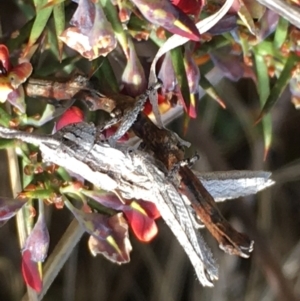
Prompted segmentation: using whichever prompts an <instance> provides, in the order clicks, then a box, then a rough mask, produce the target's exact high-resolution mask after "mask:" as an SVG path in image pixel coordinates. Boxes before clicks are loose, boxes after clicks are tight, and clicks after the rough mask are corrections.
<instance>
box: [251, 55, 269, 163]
mask: <svg viewBox="0 0 300 301" xmlns="http://www.w3.org/2000/svg"><path fill="white" fill-rule="evenodd" d="M254 57H255V65H256V73H257V80H258V94H259V100H260V104H261V106H263V105H264V104H265V103H266V101H267V99H268V97H269V96H270V82H269V74H268V68H267V65H266V63H265V60H264V58H263V56H261V55H259V54H257V53H255V55H254ZM262 126H263V133H264V145H265V153H264V159H266V156H267V154H268V151H269V148H270V146H271V143H272V120H271V115H270V114H266V115H264V118H263V120H262Z"/></svg>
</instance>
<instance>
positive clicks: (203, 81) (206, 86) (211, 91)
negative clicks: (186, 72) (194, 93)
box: [200, 75, 226, 109]
mask: <svg viewBox="0 0 300 301" xmlns="http://www.w3.org/2000/svg"><path fill="white" fill-rule="evenodd" d="M200 86H201V87H202V89H203V90H205V92H206V93H207V94H208V95H209V96H210V97H211V98H212V99H213V100H215V101H216V102H217V103H218V104H219V105H220V106H221V107H222V108H223V109H225V108H226V105H225V103H224V101H223V100H222V97H221V96H220V95H219V93H218V92H217V91H216V89H215V88H214V86H213V85H212V84H211V83H210V82H209V81H208V80H207V78H206V77H205V75H202V76H201V77H200Z"/></svg>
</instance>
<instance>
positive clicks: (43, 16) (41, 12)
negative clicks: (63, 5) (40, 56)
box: [25, 0, 53, 54]
mask: <svg viewBox="0 0 300 301" xmlns="http://www.w3.org/2000/svg"><path fill="white" fill-rule="evenodd" d="M46 3H47V1H46V0H42V1H39V5H40V6H36V10H37V14H36V18H35V20H34V23H33V26H32V29H31V32H30V36H29V41H28V44H27V46H26V50H25V54H26V53H28V52H29V49H30V48H31V46H32V45H33V44H34V43H35V42H36V41H37V39H38V38H39V37H40V35H41V33H42V32H43V30H44V29H45V27H46V24H47V22H48V20H49V17H50V15H51V13H52V10H53V7H52V6H50V7H47V8H44V9H40V8H41V7H42V6H43V5H44V4H46Z"/></svg>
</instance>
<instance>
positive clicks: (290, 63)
mask: <svg viewBox="0 0 300 301" xmlns="http://www.w3.org/2000/svg"><path fill="white" fill-rule="evenodd" d="M297 61H299V57H297V56H296V55H295V54H293V53H291V54H290V55H289V57H288V59H287V61H286V63H285V65H284V68H283V70H282V72H281V74H280V76H279V78H278V79H277V81H276V83H275V85H274V86H273V88H272V90H271V92H270V94H269V95H268V97H267V99H266V101H265V103H263V108H262V110H261V113H260V114H259V117H258V118H257V121H256V122H259V121H260V120H261V119H262V118H263V117H264V116H265V115H266V114H268V113H269V112H270V111H271V109H272V108H273V106H274V105H275V103H276V101H277V100H278V99H279V97H280V96H281V94H282V92H283V91H284V89H285V88H286V87H287V85H288V84H289V82H290V80H291V73H292V70H293V68H294V66H295V63H296V62H297Z"/></svg>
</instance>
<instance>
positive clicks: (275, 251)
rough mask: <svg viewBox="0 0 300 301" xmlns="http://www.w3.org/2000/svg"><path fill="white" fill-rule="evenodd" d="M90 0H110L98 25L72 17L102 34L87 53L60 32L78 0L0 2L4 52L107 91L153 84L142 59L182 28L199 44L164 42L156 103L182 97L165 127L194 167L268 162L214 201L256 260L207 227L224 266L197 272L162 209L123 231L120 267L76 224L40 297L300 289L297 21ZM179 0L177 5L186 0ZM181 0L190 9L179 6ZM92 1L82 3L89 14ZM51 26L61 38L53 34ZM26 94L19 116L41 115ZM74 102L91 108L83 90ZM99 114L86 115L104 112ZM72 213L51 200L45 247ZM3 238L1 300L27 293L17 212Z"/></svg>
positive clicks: (238, 4)
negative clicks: (70, 247) (206, 26)
mask: <svg viewBox="0 0 300 301" xmlns="http://www.w3.org/2000/svg"><path fill="white" fill-rule="evenodd" d="M94 2H95V3H96V4H95V5H98V8H99V7H100V8H104V9H103V11H104V15H106V18H107V20H105V24H104V25H103V26H102V25H101V22H100V23H99V24H97V27H96V28H97V30H98V31H97V32H95V31H93V28H92V27H93V26H92V25H93V24H89V27H88V28H85V27H84V26H83V24H79V23H78V22H79V21H78V20H79V19H76V20H75V21H74V22H73V24H72V26H75V27H76V26H77V28H79V29H80V30H82V34H83V36H85V37H86V36H88V41H89V42H90V43H93V42H95V41H96V40H97V42H96V44H95V45H94V46H93V47H91V49H90V52H86V50H87V48H84V47H87V46H86V45H85V46H84V47H83V50H84V51H81V55H80V54H79V53H78V52H76V51H74V50H72V49H71V48H68V47H66V46H65V45H64V44H63V43H62V40H63V41H64V42H66V40H68V35H67V34H66V33H65V35H64V33H63V32H64V30H65V29H66V28H69V27H70V26H69V22H70V20H71V18H72V17H73V18H74V13H75V11H76V9H77V4H76V3H74V2H71V1H58V0H57V1H50V2H49V4H48V6H47V7H44V6H45V4H46V3H47V1H38V0H35V1H31V0H24V1H17V0H10V1H8V0H2V1H0V18H1V20H0V21H1V42H2V43H4V44H6V45H7V46H8V48H9V50H10V55H11V60H12V62H13V63H14V64H16V62H17V60H18V58H19V57H27V58H30V62H31V63H32V65H33V75H32V76H35V77H43V78H44V77H49V76H51V77H52V78H62V77H66V78H68V77H70V76H71V75H72V73H73V72H74V71H78V70H80V71H81V72H83V73H85V74H87V75H88V76H91V75H93V76H94V77H96V78H98V84H99V89H100V91H103V92H107V91H106V90H107V87H109V88H108V90H110V91H118V90H119V87H120V86H122V87H123V90H122V91H123V92H124V91H125V94H128V95H131V96H136V95H138V94H139V93H141V92H142V91H143V90H144V89H145V87H146V86H147V84H148V83H147V80H146V78H147V77H148V74H149V67H150V64H151V62H152V60H153V58H154V56H155V54H156V52H157V49H158V47H160V46H161V45H162V43H163V42H164V40H165V39H166V37H168V36H170V33H169V32H172V33H179V34H181V35H183V36H186V37H188V38H189V39H191V40H194V41H196V42H197V43H196V42H189V44H188V46H184V47H179V48H176V49H174V50H172V51H171V52H170V53H169V54H168V55H166V56H165V58H164V62H160V65H161V66H160V77H161V79H162V80H163V82H164V87H165V89H166V90H165V98H164V99H163V102H162V103H165V104H166V103H167V106H166V107H164V108H162V107H163V106H162V105H161V106H160V108H161V109H162V111H164V112H165V111H167V110H169V109H170V103H172V106H173V110H174V111H172V110H171V111H172V112H173V113H172V114H171V115H172V117H171V118H170V119H171V120H173V119H175V117H178V115H181V112H182V109H180V110H179V111H176V110H175V109H174V107H176V104H177V103H179V105H180V107H181V108H182V107H185V113H184V114H183V115H181V116H180V117H178V118H176V119H175V120H173V121H172V123H171V124H170V128H171V129H172V130H174V131H176V132H177V133H179V134H180V135H181V136H182V137H184V138H185V139H186V140H188V141H190V142H191V143H192V146H191V148H190V149H189V150H188V152H187V155H193V154H194V152H195V150H197V151H199V152H200V157H201V159H200V161H199V162H197V166H196V169H197V170H205V171H209V170H230V169H249V170H261V169H263V170H270V171H272V172H273V179H274V180H276V185H275V186H274V187H272V188H270V189H268V190H267V191H264V192H262V193H260V194H258V195H256V196H251V197H248V198H246V199H242V200H233V201H229V202H227V203H224V204H221V205H220V209H221V211H222V213H223V214H224V216H225V217H226V218H227V219H228V220H229V221H230V222H231V223H232V224H233V226H234V227H235V228H237V229H239V230H241V231H243V232H245V233H248V234H249V236H250V237H251V238H253V239H254V240H255V250H254V252H253V254H252V256H251V258H250V259H240V258H237V257H233V256H229V255H227V254H224V253H223V252H222V251H221V250H219V249H218V247H217V245H216V242H215V241H214V240H213V239H212V238H211V237H210V236H209V235H207V232H206V230H202V232H203V235H204V236H205V239H206V241H207V242H208V245H209V246H210V247H211V248H212V250H213V253H214V255H215V258H217V262H218V264H219V267H220V277H219V280H218V281H217V282H216V284H215V287H214V288H203V287H202V286H201V285H200V284H199V283H198V281H197V279H196V276H195V273H194V271H193V269H192V267H191V265H190V262H189V260H188V258H187V257H186V255H185V253H184V251H183V250H182V249H181V247H180V246H179V245H178V243H177V241H176V239H175V238H174V237H173V235H172V234H171V232H170V230H169V229H168V228H167V227H166V225H165V224H164V222H163V221H162V220H159V221H158V226H159V233H158V235H157V237H156V238H155V239H154V240H153V241H152V242H151V243H149V244H145V243H141V242H139V241H137V240H136V239H135V238H134V236H133V235H131V242H132V245H133V252H132V253H131V262H130V263H129V264H126V265H122V266H118V265H114V264H113V263H111V262H109V261H107V260H106V259H104V258H103V257H102V256H98V257H96V258H94V257H92V256H91V255H90V254H89V252H88V250H87V247H86V244H87V238H86V237H84V238H83V239H82V240H81V242H80V244H79V245H78V247H77V248H76V249H75V250H74V251H73V253H72V256H71V257H70V258H69V260H68V261H67V263H66V265H65V267H64V268H63V269H62V271H61V272H60V273H59V274H58V276H57V278H56V279H55V281H54V283H53V285H52V286H51V287H50V289H49V291H48V293H47V294H46V296H45V297H44V300H91V301H93V300H118V301H122V300H124V301H125V300H128V301H129V300H130V301H131V300H132V301H133V300H139V301H142V300H147V301H149V300H153V301H154V300H155V301H158V300H164V301H168V300H170V301H171V300H197V301H201V300H203V301H204V300H218V301H222V300H224V301H227V300H230V301H238V300H246V301H252V300H261V301H271V300H281V301H282V300H287V301H293V300H300V286H299V281H300V277H299V276H300V259H299V258H300V240H299V237H300V227H299V226H300V203H299V202H300V187H299V186H298V184H299V179H300V160H299V159H300V130H299V120H300V119H299V117H300V115H299V114H300V113H299V111H297V108H298V104H299V83H298V78H299V65H298V62H299V58H298V55H299V42H298V41H299V36H300V32H299V29H297V28H296V27H295V26H293V25H291V24H290V23H289V22H288V21H287V20H285V19H284V18H281V17H280V16H279V15H277V14H276V13H272V12H271V11H269V10H266V9H265V7H264V6H261V5H259V4H258V2H256V1H249V0H248V1H235V6H233V7H232V9H231V11H230V13H229V14H227V16H226V17H225V18H223V19H222V21H220V22H219V23H218V24H217V26H215V27H214V28H213V29H211V30H210V31H208V32H206V33H204V34H202V35H201V36H200V37H198V36H197V33H195V32H194V28H193V27H192V26H190V23H189V21H185V20H186V19H184V18H183V19H182V17H183V15H181V14H179V15H177V13H178V12H177V11H175V12H173V11H171V12H170V16H169V17H168V18H169V19H168V18H165V19H164V18H162V20H160V21H157V20H156V19H155V18H157V19H159V16H154V17H153V18H154V19H155V20H152V19H151V18H150V17H149V16H148V15H147V10H146V12H145V11H143V10H142V8H141V7H142V6H139V5H140V3H142V2H147V3H148V11H149V10H150V11H151V9H153V8H155V7H156V5H159V4H158V3H159V1H132V2H129V1H112V2H114V3H113V4H114V5H116V6H114V5H113V4H112V2H110V1H104V0H103V1H94ZM173 2H174V4H175V5H178V7H180V6H179V4H178V2H179V3H180V1H173ZM181 2H185V4H186V5H187V3H189V2H193V1H191V0H190V1H187V0H185V1H181ZM196 2H197V3H198V4H197V6H195V3H196ZM222 3H223V1H207V3H202V2H201V1H199V2H198V1H194V3H193V4H192V5H194V6H192V11H191V10H187V11H186V13H187V14H192V15H193V16H192V19H193V20H195V21H197V20H201V19H203V18H204V17H205V16H208V15H211V14H212V13H213V12H215V11H217V10H218V9H219V7H220V5H221V4H222ZM203 4H205V5H203ZM294 4H295V5H297V4H298V3H297V1H296V3H294ZM90 5H94V4H93V2H90ZM134 5H136V6H134ZM181 5H182V4H181ZM202 5H203V6H202ZM137 7H138V8H139V9H138V8H137ZM180 8H181V9H182V10H183V11H184V9H185V8H186V6H185V5H183V7H180ZM86 9H87V8H85V10H83V12H81V13H83V14H87V13H88V12H87V10H86ZM139 10H140V11H139ZM101 11H102V9H101ZM200 11H201V12H200ZM77 12H78V11H77ZM131 12H133V14H131ZM118 13H119V14H118ZM93 14H94V15H93ZM93 14H92V15H93V18H96V15H95V11H93ZM99 14H100V13H99ZM174 15H175V17H177V18H178V19H180V20H184V21H183V24H184V25H186V26H187V29H184V30H183V31H184V32H183V33H182V32H180V31H178V30H179V29H178V27H176V26H175V25H174V24H175V23H176V22H175V21H176V20H177V19H176V18H175V19H174V20H173V19H172V17H173V16H174ZM143 16H144V17H143ZM77 17H78V16H77ZM122 18H123V19H122ZM127 18H130V19H127ZM147 18H148V19H147ZM192 19H190V20H192ZM99 20H103V16H102V18H101V17H99ZM147 20H148V21H147ZM156 21H157V22H156ZM76 22H77V23H76ZM94 22H95V21H94ZM155 22H156V23H155ZM186 22H187V23H186ZM192 23H193V22H192ZM107 24H110V25H107ZM153 24H154V25H155V27H154V28H153ZM85 25H86V24H85ZM162 28H165V29H167V31H164V30H163V29H162ZM180 28H182V27H180ZM94 29H95V28H94ZM84 30H86V31H84ZM101 30H103V31H101ZM107 31H110V32H111V33H113V35H110V34H111V33H107ZM94 34H95V35H96V37H95V36H94ZM58 35H60V36H63V35H64V36H65V39H57V36H58ZM99 37H101V38H99ZM81 38H82V37H81ZM70 39H71V42H72V41H73V40H72V39H73V38H69V40H70ZM199 40H200V43H199ZM73 42H74V41H73ZM115 47H116V48H115ZM73 48H75V50H78V49H79V46H78V47H73ZM79 52H80V51H79ZM134 52H136V54H133V53H134ZM103 55H105V56H103ZM138 58H139V62H137V61H135V60H136V59H138ZM190 58H192V61H191V60H189V59H190ZM172 62H173V66H172ZM195 66H196V69H197V70H199V71H200V72H199V74H197V72H196V71H195V70H196V69H195ZM188 67H190V68H194V69H189V68H188ZM164 68H165V69H164ZM141 70H143V71H141ZM189 70H192V71H189ZM199 83H200V86H199ZM174 99H175V100H174ZM25 103H26V114H25V115H26V116H27V115H28V116H32V115H33V114H36V113H39V114H40V115H42V113H43V110H45V107H46V104H47V101H45V99H39V98H35V99H33V98H29V97H25V100H24V104H25ZM11 104H12V106H13V107H15V108H16V107H17V106H16V105H15V104H14V103H12V102H11ZM220 104H221V105H220ZM76 105H78V106H81V107H82V108H83V109H85V110H86V108H85V107H84V106H83V105H82V104H80V102H76ZM224 106H226V109H224V108H223V107H224ZM2 107H3V108H4V106H3V105H2ZM17 108H18V107H17ZM178 112H179V113H178ZM86 113H87V114H88V112H86ZM94 114H95V116H94V115H93V114H92V116H91V117H90V119H92V120H97V118H102V117H101V116H100V114H99V115H98V112H97V113H94ZM25 115H24V113H22V112H20V110H16V109H14V111H13V113H12V116H13V118H14V119H15V120H17V122H19V123H21V124H23V125H24V124H26V122H28V119H26V118H27V117H26V118H25V117H24V116H25ZM53 116H54V115H53ZM53 116H50V117H51V118H49V119H52V118H53ZM26 120H27V121H26ZM27 124H30V123H27ZM52 127H53V122H52V124H51V125H49V123H48V124H47V125H45V126H43V129H42V130H43V131H48V132H50V131H51V128H52ZM7 161H8V160H7V155H6V153H5V152H4V151H3V152H2V153H1V190H0V191H1V196H11V189H10V183H9V179H10V175H9V171H8V166H7ZM297 183H298V184H297ZM70 221H71V216H70V214H69V212H68V211H67V210H53V208H52V207H49V208H48V210H47V224H48V228H49V231H50V237H51V242H50V249H49V252H50V253H51V251H52V250H53V248H54V246H55V245H56V244H57V242H58V241H59V239H60V237H61V235H62V234H63V233H64V231H65V230H66V228H67V226H68V224H69V223H70ZM0 242H1V243H0V275H1V277H0V279H1V281H0V300H5V301H14V300H21V298H22V296H23V294H24V292H25V288H24V284H23V280H22V276H21V272H20V264H21V263H20V260H21V256H20V249H19V245H18V238H17V229H16V226H15V224H14V221H10V222H9V223H7V224H6V225H5V226H3V227H2V228H1V229H0Z"/></svg>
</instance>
